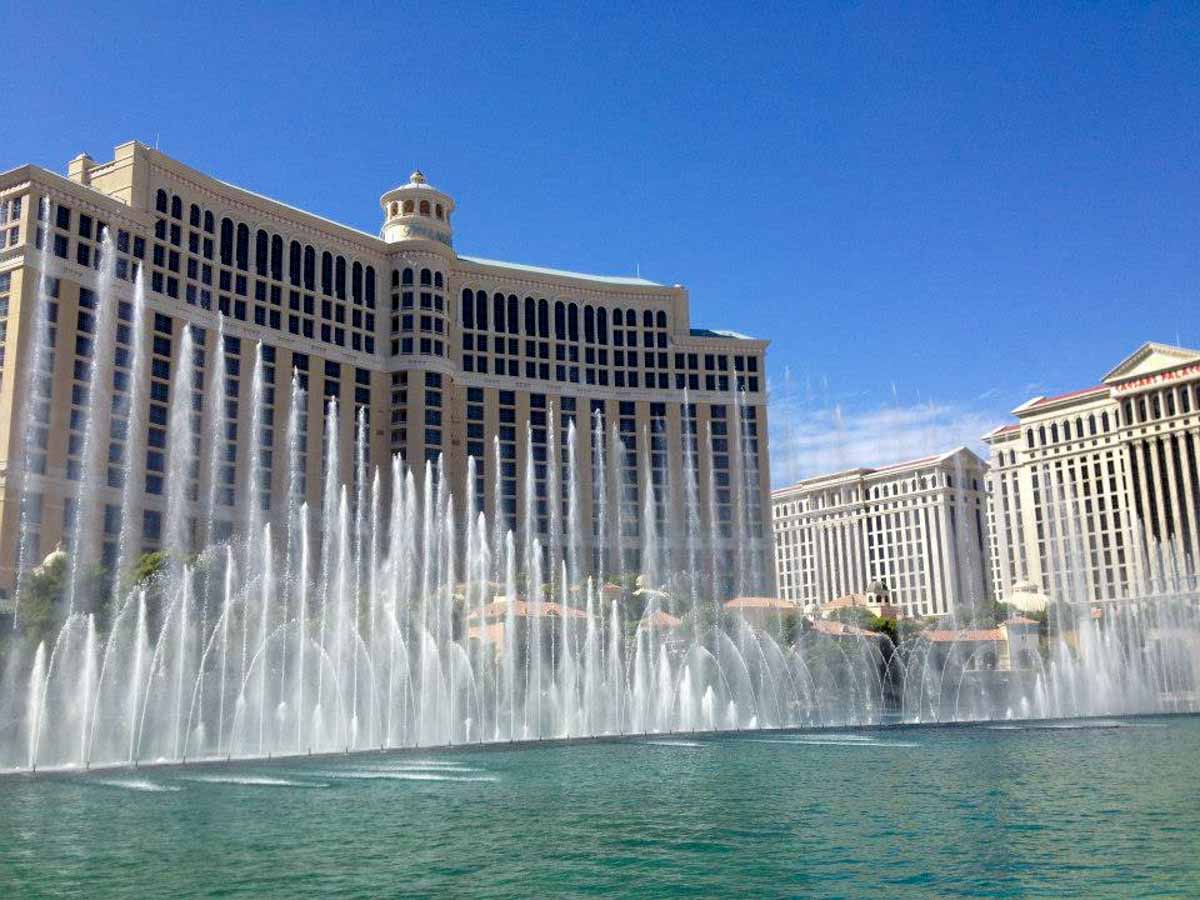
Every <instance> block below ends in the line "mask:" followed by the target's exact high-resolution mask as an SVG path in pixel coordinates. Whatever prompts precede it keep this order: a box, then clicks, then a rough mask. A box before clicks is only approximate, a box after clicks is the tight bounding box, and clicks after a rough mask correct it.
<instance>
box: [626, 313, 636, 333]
mask: <svg viewBox="0 0 1200 900" xmlns="http://www.w3.org/2000/svg"><path fill="white" fill-rule="evenodd" d="M625 327H626V328H637V313H635V312H634V311H633V310H632V309H627V310H625Z"/></svg>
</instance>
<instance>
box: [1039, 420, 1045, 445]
mask: <svg viewBox="0 0 1200 900" xmlns="http://www.w3.org/2000/svg"><path fill="white" fill-rule="evenodd" d="M1038 445H1039V446H1041V447H1045V446H1046V426H1045V425H1039V426H1038Z"/></svg>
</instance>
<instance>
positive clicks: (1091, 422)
mask: <svg viewBox="0 0 1200 900" xmlns="http://www.w3.org/2000/svg"><path fill="white" fill-rule="evenodd" d="M1088 434H1089V435H1091V436H1093V437H1094V436H1095V434H1096V414H1095V413H1093V414H1092V415H1090V416H1088Z"/></svg>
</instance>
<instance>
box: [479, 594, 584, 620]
mask: <svg viewBox="0 0 1200 900" xmlns="http://www.w3.org/2000/svg"><path fill="white" fill-rule="evenodd" d="M512 606H513V615H514V616H515V617H516V618H518V619H521V618H527V617H528V618H534V619H536V618H559V619H561V618H567V619H586V618H587V617H588V615H587V613H586V612H584V611H583V610H582V609H576V608H575V607H573V606H563V605H562V604H561V603H554V602H552V601H546V602H542V603H539V602H537V601H534V602H530V601H528V600H514V601H513V602H512ZM481 613H482V615H483V620H484V621H485V622H486V621H488V620H489V619H492V620H494V619H503V618H504V617H506V616H507V615H508V600H507V599H506V598H504V597H497V598H496V599H495V600H493V601H492V602H491V603H489V604H488V605H487V606H485V607H484V608H483V609H482V610H479V609H474V610H471V612H469V613H467V620H468V621H477V620H478V619H479V618H480V614H481Z"/></svg>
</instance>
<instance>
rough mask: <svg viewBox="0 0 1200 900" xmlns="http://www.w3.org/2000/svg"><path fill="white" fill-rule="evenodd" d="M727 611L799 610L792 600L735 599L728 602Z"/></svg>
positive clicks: (765, 598) (777, 598)
mask: <svg viewBox="0 0 1200 900" xmlns="http://www.w3.org/2000/svg"><path fill="white" fill-rule="evenodd" d="M725 608H726V609H799V608H800V607H799V606H798V605H797V604H795V603H793V602H792V601H791V600H784V599H783V598H781V597H734V598H733V599H732V600H730V601H728V602H726V604H725Z"/></svg>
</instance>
